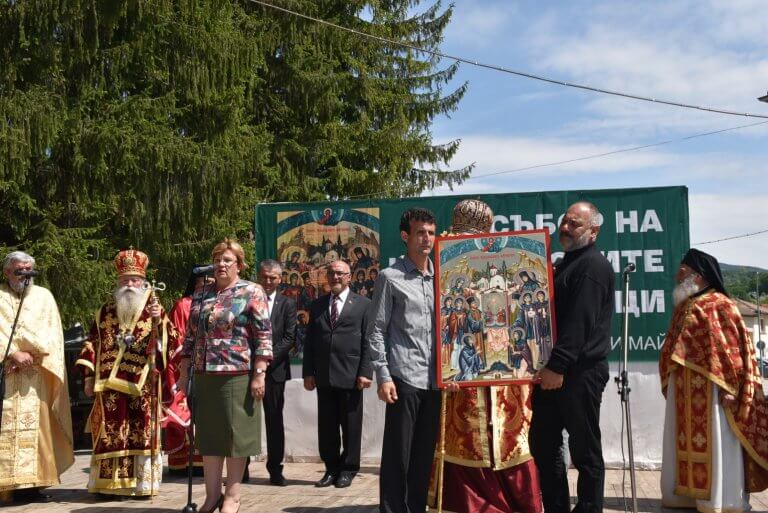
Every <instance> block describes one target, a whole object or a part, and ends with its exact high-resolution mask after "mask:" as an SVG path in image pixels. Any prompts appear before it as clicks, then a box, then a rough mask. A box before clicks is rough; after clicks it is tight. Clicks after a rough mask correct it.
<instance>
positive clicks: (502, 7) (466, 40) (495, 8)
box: [445, 1, 518, 56]
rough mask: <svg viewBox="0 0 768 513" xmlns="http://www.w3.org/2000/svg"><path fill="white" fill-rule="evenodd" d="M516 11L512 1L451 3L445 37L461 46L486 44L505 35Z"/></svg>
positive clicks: (476, 46)
mask: <svg viewBox="0 0 768 513" xmlns="http://www.w3.org/2000/svg"><path fill="white" fill-rule="evenodd" d="M517 11H518V9H517V8H516V6H515V5H514V4H513V3H512V2H500V3H495V2H474V1H472V2H460V3H458V4H456V5H455V7H454V12H453V18H452V19H451V23H450V24H449V25H448V28H447V29H446V31H445V37H446V39H450V40H451V42H452V43H458V44H459V45H460V46H461V47H462V48H463V49H484V48H487V47H488V46H489V45H492V44H495V43H496V42H497V41H498V40H499V39H503V38H504V37H505V30H506V28H507V27H508V26H509V25H510V23H511V21H510V20H511V19H512V18H513V17H514V16H516V15H517ZM462 56H464V55H462Z"/></svg>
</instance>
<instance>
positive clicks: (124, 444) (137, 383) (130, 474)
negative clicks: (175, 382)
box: [76, 292, 178, 495]
mask: <svg viewBox="0 0 768 513" xmlns="http://www.w3.org/2000/svg"><path fill="white" fill-rule="evenodd" d="M148 298H149V292H146V295H145V306H144V308H143V309H142V310H141V311H140V314H139V315H138V317H137V318H136V319H134V320H133V322H132V325H129V326H121V325H120V322H119V321H118V316H117V308H116V305H115V303H114V302H113V301H110V302H108V303H106V304H105V305H103V306H102V307H101V308H100V309H99V311H98V313H97V314H96V319H95V321H94V323H93V325H92V326H91V330H90V333H89V335H88V340H87V341H86V343H85V344H84V346H83V349H82V350H81V352H80V356H79V358H78V360H77V362H76V364H77V365H80V366H82V367H84V368H87V369H90V371H91V373H93V375H94V376H95V384H94V392H95V395H94V403H93V409H92V410H91V415H90V417H89V427H90V430H91V437H92V441H93V455H92V459H91V467H92V468H91V476H90V480H89V484H88V489H89V491H91V492H99V493H111V494H116V495H150V494H152V493H157V491H158V488H159V482H160V476H161V475H162V465H160V468H159V469H158V468H155V469H154V482H150V479H151V476H150V473H151V472H148V470H147V469H149V470H150V471H151V470H152V469H151V467H150V466H151V465H155V466H156V464H157V461H160V462H162V459H161V458H159V456H160V429H159V424H160V421H161V415H160V404H161V399H162V398H161V397H160V395H161V391H162V381H163V380H162V379H160V376H158V379H156V380H155V386H154V387H153V386H152V382H153V380H152V379H151V376H150V360H149V358H148V355H149V354H150V353H152V351H153V348H152V344H151V340H152V318H151V316H150V313H149V301H147V299H148ZM176 339H177V335H176V330H175V328H174V327H173V325H172V324H171V322H170V320H169V319H168V316H167V315H166V314H165V312H164V311H163V312H161V316H160V321H159V325H158V337H157V349H156V353H155V354H156V357H157V360H156V368H157V369H166V361H167V350H168V349H167V348H168V347H169V343H170V345H171V346H174V345H177V344H178V342H177V340H176ZM89 374H90V373H89ZM153 396H154V399H153ZM153 406H155V408H156V410H155V413H156V416H155V420H154V425H152V424H153V421H152V418H151V417H152V407H153ZM153 428H154V432H153ZM150 458H154V459H155V461H153V460H152V459H150Z"/></svg>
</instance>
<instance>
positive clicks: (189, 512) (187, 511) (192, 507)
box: [181, 288, 205, 513]
mask: <svg viewBox="0 0 768 513" xmlns="http://www.w3.org/2000/svg"><path fill="white" fill-rule="evenodd" d="M203 291H205V288H203ZM198 302H199V303H200V309H199V310H198V315H197V333H196V335H197V336H200V333H202V329H203V316H202V315H201V314H202V309H203V300H202V295H201V297H200V300H199V301H198ZM196 356H197V351H195V345H194V342H193V343H192V359H191V361H190V364H189V370H188V371H187V373H188V375H189V379H187V408H189V430H188V432H187V436H188V437H189V451H187V452H188V454H189V460H188V461H187V505H186V506H184V507H183V508H182V509H181V513H197V504H195V503H194V502H192V471H193V465H194V453H195V408H194V404H193V403H194V400H193V399H194V398H193V397H192V390H194V383H195V363H196V362H195V360H196Z"/></svg>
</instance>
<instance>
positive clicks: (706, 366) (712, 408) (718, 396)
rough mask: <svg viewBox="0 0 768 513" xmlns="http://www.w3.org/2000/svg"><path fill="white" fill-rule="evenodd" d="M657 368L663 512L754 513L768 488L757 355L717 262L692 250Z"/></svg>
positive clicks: (766, 424)
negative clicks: (754, 503)
mask: <svg viewBox="0 0 768 513" xmlns="http://www.w3.org/2000/svg"><path fill="white" fill-rule="evenodd" d="M676 282H677V285H676V286H675V289H674V291H673V299H674V303H675V310H674V312H673V315H672V323H671V326H670V328H669V331H668V333H667V338H666V340H665V342H664V347H663V349H662V352H661V358H660V361H659V374H660V376H661V389H662V392H663V393H664V397H665V398H666V415H665V422H664V445H663V453H662V471H661V495H662V499H661V501H662V506H663V507H667V508H696V509H698V510H699V511H701V512H711V511H733V512H739V511H748V510H749V493H750V492H759V491H762V490H764V489H766V488H768V444H766V443H765V440H766V439H768V407H767V406H766V401H765V398H764V396H763V391H762V381H761V378H760V375H759V372H758V366H757V358H756V357H755V348H754V345H753V344H752V341H751V340H750V336H749V333H748V331H747V328H746V326H745V325H744V320H743V319H742V317H741V314H740V313H739V310H738V308H737V307H736V304H735V303H734V302H733V301H732V300H731V299H730V298H729V297H728V293H727V292H726V290H725V285H724V283H723V275H722V272H721V271H720V265H719V264H718V263H717V260H716V259H715V258H714V257H713V256H711V255H708V254H706V253H704V252H702V251H699V250H697V249H691V250H690V251H688V252H687V253H686V254H685V256H684V257H683V260H682V262H681V263H680V267H679V269H678V271H677V276H676Z"/></svg>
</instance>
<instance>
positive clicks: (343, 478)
mask: <svg viewBox="0 0 768 513" xmlns="http://www.w3.org/2000/svg"><path fill="white" fill-rule="evenodd" d="M354 477H355V475H354V474H350V473H348V472H342V473H341V474H339V477H337V478H336V482H335V483H333V486H335V487H336V488H347V487H348V486H349V485H351V484H352V478H354Z"/></svg>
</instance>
